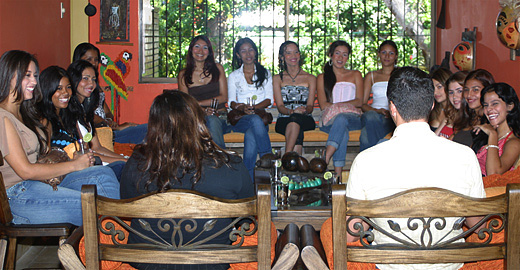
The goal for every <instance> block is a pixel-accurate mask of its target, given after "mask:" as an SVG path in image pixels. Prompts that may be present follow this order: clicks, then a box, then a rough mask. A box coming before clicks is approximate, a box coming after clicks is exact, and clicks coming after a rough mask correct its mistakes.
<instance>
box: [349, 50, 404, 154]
mask: <svg viewBox="0 0 520 270" xmlns="http://www.w3.org/2000/svg"><path fill="white" fill-rule="evenodd" d="M398 55H399V54H398V51H397V45H396V44H395V42H393V41H391V40H385V41H383V42H382V43H381V45H379V48H378V50H377V56H378V57H379V60H380V61H381V68H380V69H378V70H375V71H371V72H369V73H367V74H366V75H365V79H364V83H363V84H364V91H363V106H361V109H362V110H363V115H362V116H361V125H362V127H363V128H362V129H361V135H360V136H359V142H360V145H359V146H360V147H359V150H360V151H363V150H365V149H367V148H370V147H372V146H374V145H376V144H377V143H378V142H379V140H381V139H382V138H384V137H385V136H386V134H388V133H390V132H392V131H393V130H394V129H395V124H394V121H392V118H391V117H390V112H389V111H388V98H387V97H386V88H387V86H388V79H389V78H390V74H391V73H392V72H393V71H394V69H395V66H396V62H397V57H398ZM370 94H372V104H368V102H369V100H370Z"/></svg>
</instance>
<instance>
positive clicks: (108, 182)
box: [7, 166, 119, 226]
mask: <svg viewBox="0 0 520 270" xmlns="http://www.w3.org/2000/svg"><path fill="white" fill-rule="evenodd" d="M83 185H96V186H97V192H98V194H99V195H101V196H105V197H109V198H113V199H119V182H118V181H117V179H116V177H115V175H114V172H113V171H112V169H110V168H109V167H106V166H94V167H90V168H87V169H84V170H82V171H77V172H72V173H69V174H67V176H65V178H64V179H63V181H61V183H60V184H59V185H58V190H56V191H54V190H53V189H52V187H51V186H50V185H48V184H46V183H43V182H40V181H33V180H26V181H22V182H20V183H18V184H16V185H14V186H12V187H10V188H9V189H7V197H8V198H9V205H10V207H11V212H12V213H13V223H15V224H45V223H72V224H74V225H77V226H80V225H81V224H82V223H83V218H82V216H81V186H83Z"/></svg>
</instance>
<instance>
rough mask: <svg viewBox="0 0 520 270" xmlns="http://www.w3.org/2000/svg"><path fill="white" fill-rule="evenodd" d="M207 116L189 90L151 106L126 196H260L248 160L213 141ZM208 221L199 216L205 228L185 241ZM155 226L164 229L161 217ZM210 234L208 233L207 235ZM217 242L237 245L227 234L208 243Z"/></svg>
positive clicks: (126, 177) (128, 169) (126, 173)
mask: <svg viewBox="0 0 520 270" xmlns="http://www.w3.org/2000/svg"><path fill="white" fill-rule="evenodd" d="M204 117H205V113H204V111H203V110H202V108H201V107H200V106H199V105H198V104H197V101H196V100H195V99H194V98H193V97H191V96H190V95H188V94H186V93H183V92H181V91H169V92H165V93H163V94H161V95H159V96H158V97H156V98H155V99H154V102H153V104H152V107H151V108H150V116H149V120H148V126H149V129H148V134H147V136H146V140H145V143H143V144H141V145H138V146H136V148H135V150H134V153H133V154H132V156H131V157H130V159H129V160H128V165H127V166H125V169H124V170H123V177H122V181H121V197H122V198H123V199H126V198H134V197H138V196H140V195H143V194H146V193H150V192H164V191H166V190H168V189H189V190H195V191H198V192H202V193H205V194H207V195H211V196H215V197H219V198H223V199H241V198H247V197H251V196H254V195H255V188H254V185H253V182H252V181H251V180H250V179H249V173H248V171H247V169H246V167H245V166H244V164H243V163H242V159H241V158H240V157H239V156H236V155H232V154H229V153H227V152H224V151H223V150H222V149H221V148H220V147H218V146H217V145H216V144H215V142H214V141H212V140H211V136H210V134H209V131H208V129H207V127H206V125H205V123H204V122H205V120H204ZM157 138H162V139H161V140H157ZM228 220H229V219H220V220H218V222H217V223H216V224H215V227H214V228H216V229H215V230H216V231H218V230H219V229H218V228H224V226H225V225H227V224H229V222H227V221H228ZM204 223H205V221H204V220H198V224H199V225H201V226H198V227H197V229H196V230H195V231H194V232H192V233H188V232H186V231H185V230H184V229H183V230H182V233H183V236H184V239H183V242H184V243H186V242H188V241H190V239H191V238H192V237H194V236H196V235H197V234H198V233H200V232H201V230H202V227H203V226H202V224H204ZM150 225H151V226H152V229H153V230H154V231H155V232H160V230H159V229H157V227H156V226H157V222H156V221H151V222H150ZM131 226H132V227H133V228H134V229H136V230H137V231H139V232H141V233H143V234H144V235H146V236H148V237H151V238H154V239H158V236H155V235H154V234H152V233H151V232H150V231H145V230H143V228H142V227H141V225H139V224H136V222H132V225H131ZM207 234H208V233H207V232H206V233H204V234H203V235H202V236H201V237H202V239H204V238H205V237H206V236H207ZM159 236H160V237H161V238H163V239H166V240H167V241H171V237H172V235H171V232H170V233H169V234H168V233H164V234H163V235H159ZM198 239H201V238H200V237H199V238H198ZM128 241H129V243H138V242H140V241H142V239H140V238H137V237H135V238H133V237H132V235H131V236H130V237H129V239H128ZM212 243H218V244H231V241H230V240H229V237H228V234H226V233H224V234H222V235H220V236H219V237H216V238H214V239H212V240H210V241H209V242H207V243H206V244H212ZM131 265H132V266H133V267H136V268H138V269H143V267H148V268H147V269H161V268H160V267H161V266H160V265H142V264H131ZM206 267H207V268H206ZM228 268H229V265H197V266H192V267H191V268H190V269H228ZM162 269H165V268H162ZM170 269H173V268H170ZM176 269H177V268H176Z"/></svg>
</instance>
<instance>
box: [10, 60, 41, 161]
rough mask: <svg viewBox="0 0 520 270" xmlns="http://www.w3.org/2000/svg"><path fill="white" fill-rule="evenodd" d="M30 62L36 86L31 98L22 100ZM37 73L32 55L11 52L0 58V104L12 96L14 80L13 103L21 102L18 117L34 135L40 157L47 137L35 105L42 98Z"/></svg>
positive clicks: (35, 62) (37, 68) (36, 62)
mask: <svg viewBox="0 0 520 270" xmlns="http://www.w3.org/2000/svg"><path fill="white" fill-rule="evenodd" d="M31 62H33V63H34V65H35V66H36V70H35V73H34V77H36V80H37V84H36V86H35V88H34V90H33V98H32V99H28V100H24V89H22V81H23V79H24V78H25V74H26V73H27V69H29V65H30V64H31ZM39 73H40V68H39V66H38V61H37V60H36V58H35V57H34V56H33V55H31V54H30V53H28V52H26V51H20V50H11V51H7V52H5V53H4V54H3V55H2V57H0V102H3V101H4V100H6V99H8V98H9V95H11V94H12V93H11V82H12V81H13V79H16V84H15V85H14V91H15V101H17V102H20V101H21V105H20V115H21V116H22V121H23V124H24V125H25V126H26V127H27V128H29V129H30V130H31V131H32V132H34V134H36V137H37V138H38V143H39V145H40V153H39V154H41V155H42V154H45V153H47V149H48V147H47V142H48V138H49V136H48V134H47V130H46V129H45V127H44V126H43V124H42V123H41V122H40V118H39V112H38V108H37V106H36V103H37V102H39V101H40V100H41V98H42V94H41V90H40V82H39V79H38V75H39ZM42 132H43V133H42Z"/></svg>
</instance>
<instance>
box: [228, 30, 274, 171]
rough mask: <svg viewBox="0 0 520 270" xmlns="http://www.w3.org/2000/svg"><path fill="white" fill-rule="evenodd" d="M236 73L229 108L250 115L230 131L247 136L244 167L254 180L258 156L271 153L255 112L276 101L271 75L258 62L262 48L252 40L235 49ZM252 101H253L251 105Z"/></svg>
mask: <svg viewBox="0 0 520 270" xmlns="http://www.w3.org/2000/svg"><path fill="white" fill-rule="evenodd" d="M232 63H233V69H234V70H235V71H233V72H232V73H231V74H229V78H228V102H229V107H230V108H231V109H234V110H238V111H241V112H244V113H246V115H244V116H242V117H241V118H240V120H238V122H237V123H236V124H235V125H233V126H231V127H230V128H231V129H232V130H233V131H234V132H242V133H245V135H244V164H245V165H246V168H247V169H248V170H249V174H250V175H251V179H253V177H254V168H255V161H256V158H257V156H258V155H260V157H261V156H263V155H265V154H267V153H271V151H272V149H271V141H270V140H269V134H268V130H269V127H268V126H266V125H265V124H264V122H263V120H262V118H260V116H258V115H256V114H255V109H264V108H267V107H269V106H270V105H271V103H272V101H273V83H272V78H271V73H270V72H269V71H268V70H267V69H266V68H265V67H264V66H262V64H260V63H259V62H258V48H257V47H256V44H255V43H254V42H253V41H252V40H251V39H250V38H247V37H246V38H241V39H239V40H238V41H237V43H236V44H235V47H234V49H233V62H232ZM248 101H249V102H248Z"/></svg>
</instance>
